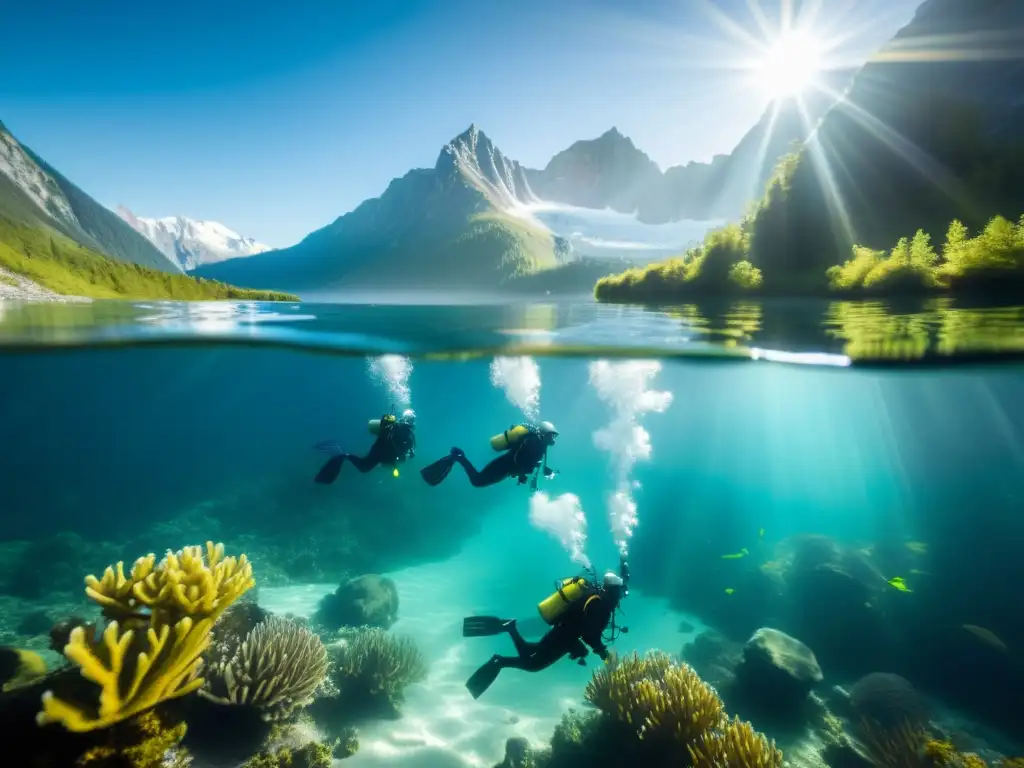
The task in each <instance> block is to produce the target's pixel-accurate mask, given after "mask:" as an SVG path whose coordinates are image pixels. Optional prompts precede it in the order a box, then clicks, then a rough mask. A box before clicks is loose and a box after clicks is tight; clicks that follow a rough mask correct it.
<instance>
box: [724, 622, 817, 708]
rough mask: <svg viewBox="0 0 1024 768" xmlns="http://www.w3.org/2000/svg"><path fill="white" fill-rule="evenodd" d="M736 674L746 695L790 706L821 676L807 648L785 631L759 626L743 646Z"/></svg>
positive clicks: (796, 704)
mask: <svg viewBox="0 0 1024 768" xmlns="http://www.w3.org/2000/svg"><path fill="white" fill-rule="evenodd" d="M736 678H737V684H738V685H740V686H742V688H743V689H744V695H745V696H747V697H749V698H750V699H760V700H762V701H771V702H772V705H773V706H774V707H780V708H790V707H797V706H800V705H801V704H802V703H803V702H804V700H805V699H806V698H807V695H808V694H809V693H810V692H811V689H813V688H814V686H816V685H817V684H818V683H820V682H821V681H822V679H823V678H824V676H823V675H822V673H821V667H819V666H818V660H817V659H816V658H815V657H814V652H813V651H812V650H811V649H810V648H808V647H807V646H806V645H804V644H803V643H802V642H800V641H799V640H797V639H796V638H794V637H790V636H789V635H787V634H786V633H785V632H780V631H779V630H777V629H771V628H768V627H762V628H761V629H759V630H757V632H755V633H754V634H753V635H752V636H751V638H750V639H749V640H747V642H746V644H745V645H744V646H743V658H742V660H741V661H740V664H739V666H738V667H737V668H736Z"/></svg>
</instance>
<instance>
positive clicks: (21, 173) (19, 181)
mask: <svg viewBox="0 0 1024 768" xmlns="http://www.w3.org/2000/svg"><path fill="white" fill-rule="evenodd" d="M0 173H3V174H5V175H6V176H7V177H8V178H10V179H11V181H13V182H14V183H15V184H16V185H17V187H18V188H19V189H20V190H21V191H22V192H24V193H25V194H26V195H27V196H28V197H29V199H31V200H32V202H34V203H35V204H36V205H38V206H39V208H40V209H41V210H42V211H43V212H44V213H46V214H47V215H49V216H52V217H53V218H55V219H61V220H63V221H65V222H67V223H69V224H78V219H77V218H76V217H75V213H74V211H73V210H72V209H71V203H70V202H68V199H67V198H66V197H65V196H64V193H63V192H62V191H61V189H60V187H59V186H58V185H57V182H56V181H55V180H54V179H53V178H52V177H51V176H50V175H49V174H48V173H46V172H45V171H44V170H43V169H42V168H40V167H39V166H38V165H36V163H35V161H34V160H32V158H30V157H29V156H28V155H27V154H26V153H25V150H24V149H22V147H21V144H19V143H18V140H17V139H15V138H14V137H13V136H11V134H9V133H7V132H6V131H3V130H0Z"/></svg>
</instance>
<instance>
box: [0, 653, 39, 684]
mask: <svg viewBox="0 0 1024 768" xmlns="http://www.w3.org/2000/svg"><path fill="white" fill-rule="evenodd" d="M0 657H2V658H3V662H2V663H0V666H3V667H7V668H9V670H10V676H9V677H7V679H5V680H4V681H3V686H2V687H0V690H3V691H5V692H6V691H13V690H15V689H16V688H21V687H23V686H26V685H31V684H32V683H34V682H35V681H36V680H38V679H39V678H41V677H43V676H44V675H45V674H46V662H45V661H44V660H43V657H42V656H40V655H39V654H38V653H36V652H35V651H26V650H24V649H22V648H0ZM5 671H6V670H5Z"/></svg>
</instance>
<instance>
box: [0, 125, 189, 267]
mask: <svg viewBox="0 0 1024 768" xmlns="http://www.w3.org/2000/svg"><path fill="white" fill-rule="evenodd" d="M0 220H5V221H7V222H8V223H10V224H13V225H16V226H25V227H31V228H35V229H45V230H52V231H55V232H57V233H59V234H61V235H64V236H65V237H68V238H70V239H71V240H73V241H75V242H76V243H78V244H80V245H83V246H85V247H86V248H89V249H90V250H92V251H95V252H97V253H99V254H101V255H103V256H106V257H108V258H111V259H114V260H116V261H124V262H130V263H132V264H140V265H142V266H145V267H151V268H153V269H157V270H160V271H162V272H175V273H180V272H181V268H180V267H179V266H178V264H177V263H175V262H173V261H172V260H171V259H169V258H168V257H167V256H165V255H164V254H163V253H161V252H160V250H158V249H157V248H156V246H154V245H153V244H152V243H150V242H149V240H147V239H146V238H145V237H143V236H142V235H140V234H139V233H138V232H136V231H135V230H133V229H132V228H131V227H130V226H128V225H127V224H126V223H125V222H123V221H121V219H119V218H118V217H117V216H116V215H115V214H114V213H113V212H112V211H109V210H107V209H106V208H104V207H103V206H102V205H100V204H99V203H97V202H96V201H95V200H93V199H92V198H91V197H89V196H88V195H87V194H85V192H83V191H82V190H81V189H79V188H78V187H76V186H75V185H74V184H72V183H71V182H70V181H68V180H67V179H66V178H64V176H62V175H61V174H60V173H58V172H57V171H56V170H55V169H54V168H52V167H51V166H49V165H48V164H47V163H46V161H44V160H43V159H42V158H41V157H39V156H38V155H36V154H35V153H34V152H32V150H30V149H29V148H28V147H26V146H24V145H22V144H21V143H19V142H18V140H17V139H16V138H14V136H13V135H11V133H10V132H9V131H8V130H7V128H6V127H5V126H4V124H3V123H0Z"/></svg>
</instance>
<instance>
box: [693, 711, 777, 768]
mask: <svg viewBox="0 0 1024 768" xmlns="http://www.w3.org/2000/svg"><path fill="white" fill-rule="evenodd" d="M688 749H689V751H690V757H691V758H692V760H693V768H782V752H781V751H780V750H778V749H777V748H776V747H775V742H774V741H768V739H766V738H765V737H764V734H761V733H758V732H757V731H755V730H754V729H753V728H752V727H751V725H750V723H747V722H743V721H741V720H740V719H739V718H733V719H732V720H730V721H729V722H728V723H726V724H725V726H723V727H722V728H721V729H720V730H716V731H708V732H707V733H704V734H702V735H701V736H700V737H699V738H698V739H697V741H696V743H694V744H690V745H689V746H688Z"/></svg>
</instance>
